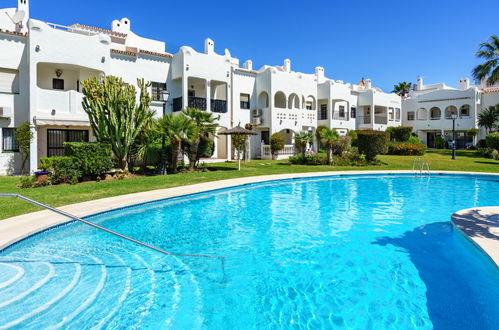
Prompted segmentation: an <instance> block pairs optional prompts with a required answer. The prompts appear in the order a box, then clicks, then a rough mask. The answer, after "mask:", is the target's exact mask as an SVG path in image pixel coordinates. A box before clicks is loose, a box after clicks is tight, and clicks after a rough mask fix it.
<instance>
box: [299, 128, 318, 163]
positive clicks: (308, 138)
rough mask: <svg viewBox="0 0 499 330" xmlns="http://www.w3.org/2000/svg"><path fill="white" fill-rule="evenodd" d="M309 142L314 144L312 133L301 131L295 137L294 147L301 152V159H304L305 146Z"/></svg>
mask: <svg viewBox="0 0 499 330" xmlns="http://www.w3.org/2000/svg"><path fill="white" fill-rule="evenodd" d="M311 142H314V135H313V134H312V132H308V131H301V132H298V133H297V134H296V135H295V145H296V147H297V148H298V150H299V151H301V155H302V157H303V159H305V151H306V150H307V145H308V144H309V143H311Z"/></svg>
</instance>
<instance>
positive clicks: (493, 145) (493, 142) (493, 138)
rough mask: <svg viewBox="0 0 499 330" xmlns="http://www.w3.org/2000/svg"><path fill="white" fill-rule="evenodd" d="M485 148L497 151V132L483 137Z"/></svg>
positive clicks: (498, 133)
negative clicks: (485, 143)
mask: <svg viewBox="0 0 499 330" xmlns="http://www.w3.org/2000/svg"><path fill="white" fill-rule="evenodd" d="M485 141H486V142H487V147H488V148H490V149H495V150H497V151H499V132H494V133H490V134H489V135H487V136H486V137H485Z"/></svg>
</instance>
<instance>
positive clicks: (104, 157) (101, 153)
mask: <svg viewBox="0 0 499 330" xmlns="http://www.w3.org/2000/svg"><path fill="white" fill-rule="evenodd" d="M64 153H65V155H66V156H68V157H74V160H73V161H74V162H75V163H76V164H77V166H78V167H79V168H80V170H81V172H82V175H83V176H86V177H90V178H92V179H95V178H98V177H101V176H103V175H105V174H106V173H107V172H108V171H109V170H110V169H111V168H112V166H113V163H112V160H111V145H109V144H106V143H99V142H64Z"/></svg>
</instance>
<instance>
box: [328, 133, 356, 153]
mask: <svg viewBox="0 0 499 330" xmlns="http://www.w3.org/2000/svg"><path fill="white" fill-rule="evenodd" d="M351 141H352V139H351V138H350V137H349V136H340V138H339V139H338V140H336V141H333V142H332V144H331V150H332V152H333V155H341V154H343V153H344V152H345V151H346V150H347V149H348V148H350V143H351Z"/></svg>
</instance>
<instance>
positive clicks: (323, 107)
mask: <svg viewBox="0 0 499 330" xmlns="http://www.w3.org/2000/svg"><path fill="white" fill-rule="evenodd" d="M326 119H327V104H321V109H320V111H319V120H326Z"/></svg>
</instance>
